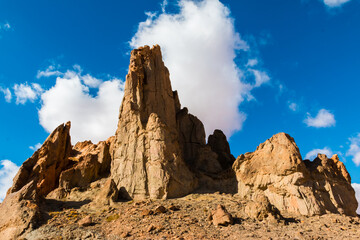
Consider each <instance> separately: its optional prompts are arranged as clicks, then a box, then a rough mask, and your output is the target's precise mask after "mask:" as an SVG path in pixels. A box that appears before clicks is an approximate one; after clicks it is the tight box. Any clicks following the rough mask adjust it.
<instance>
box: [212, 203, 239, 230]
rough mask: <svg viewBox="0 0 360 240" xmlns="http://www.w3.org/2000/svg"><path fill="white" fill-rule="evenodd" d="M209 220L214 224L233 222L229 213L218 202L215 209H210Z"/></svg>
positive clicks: (223, 224)
mask: <svg viewBox="0 0 360 240" xmlns="http://www.w3.org/2000/svg"><path fill="white" fill-rule="evenodd" d="M210 220H211V221H212V224H214V225H215V226H219V225H220V226H228V225H231V224H233V223H234V219H233V217H232V216H231V214H230V213H229V212H228V211H227V210H226V208H225V207H224V206H223V205H220V204H219V205H218V206H217V208H216V210H214V211H212V213H211V215H210Z"/></svg>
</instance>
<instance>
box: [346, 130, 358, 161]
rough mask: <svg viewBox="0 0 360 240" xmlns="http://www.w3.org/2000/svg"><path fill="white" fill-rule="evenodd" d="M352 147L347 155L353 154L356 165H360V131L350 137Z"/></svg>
mask: <svg viewBox="0 0 360 240" xmlns="http://www.w3.org/2000/svg"><path fill="white" fill-rule="evenodd" d="M349 140H350V148H349V150H348V151H347V153H346V156H352V157H353V158H352V160H353V162H354V163H355V164H356V166H360V133H359V134H358V135H357V136H356V137H353V138H350V139H349Z"/></svg>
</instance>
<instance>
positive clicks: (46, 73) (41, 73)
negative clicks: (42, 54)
mask: <svg viewBox="0 0 360 240" xmlns="http://www.w3.org/2000/svg"><path fill="white" fill-rule="evenodd" d="M62 74H63V73H62V72H60V71H58V70H56V67H55V66H53V65H50V66H49V67H47V68H46V69H45V70H44V71H40V70H38V72H37V75H36V78H38V79H39V78H42V77H51V76H60V75H62Z"/></svg>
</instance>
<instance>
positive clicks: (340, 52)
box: [0, 0, 360, 199]
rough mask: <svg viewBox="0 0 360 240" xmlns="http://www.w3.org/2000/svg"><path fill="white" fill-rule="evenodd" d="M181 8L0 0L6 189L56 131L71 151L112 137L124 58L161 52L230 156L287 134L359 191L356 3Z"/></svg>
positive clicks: (226, 1) (264, 1)
mask: <svg viewBox="0 0 360 240" xmlns="http://www.w3.org/2000/svg"><path fill="white" fill-rule="evenodd" d="M179 3H180V7H179V6H178V1H175V0H168V1H162V0H161V1H155V0H154V1H106V0H104V1H101V2H100V1H88V0H86V1H85V0H78V1H68V0H64V1H46V0H39V1H36V2H33V1H31V2H30V1H16V2H14V1H2V0H0V107H1V110H2V111H1V112H2V118H1V119H0V131H1V135H0V145H1V151H0V160H2V162H1V165H2V168H0V188H1V187H2V186H7V185H8V184H9V178H6V176H9V175H11V174H13V172H15V171H16V165H17V166H19V165H21V163H22V162H23V161H24V160H26V159H27V158H28V157H30V156H31V155H32V153H33V152H34V149H36V148H37V147H38V146H39V144H40V143H42V142H43V141H44V140H45V139H46V137H47V136H48V134H49V132H50V131H51V130H52V129H54V128H55V127H56V125H59V124H60V123H61V122H64V121H67V120H71V121H72V122H73V128H72V135H73V141H75V140H84V139H92V140H93V141H94V142H96V141H98V140H105V139H106V138H107V136H110V135H112V134H113V133H114V131H115V128H116V121H117V114H118V113H117V111H118V108H119V106H120V102H121V97H122V89H123V80H124V79H125V75H126V73H127V67H128V64H129V51H130V50H131V48H133V47H136V46H140V45H143V44H149V45H151V44H154V43H159V44H160V45H161V47H162V49H163V53H164V60H165V64H166V65H167V66H168V67H169V69H170V73H171V78H172V82H173V88H174V89H178V90H179V93H180V97H181V99H180V101H181V102H182V103H183V106H188V107H189V109H190V111H191V112H192V113H194V114H195V115H197V116H198V117H199V118H200V119H201V120H203V122H204V124H205V126H206V129H207V134H209V133H210V131H211V130H213V129H214V128H221V129H224V131H225V132H226V133H227V135H228V136H229V137H230V136H231V137H230V145H231V150H232V152H233V154H234V155H236V156H237V155H239V154H241V153H245V152H250V151H254V150H255V149H256V147H257V146H258V145H259V144H260V143H262V142H264V141H265V140H266V139H268V138H270V137H271V136H272V135H274V134H276V133H278V132H286V133H289V134H290V135H291V136H292V137H294V138H295V141H296V143H297V144H298V146H299V148H300V151H301V154H302V156H303V158H305V156H306V155H308V156H313V154H314V153H315V152H319V151H321V152H326V153H328V154H332V153H338V154H339V155H340V159H341V160H342V161H344V162H345V164H346V167H347V169H348V170H349V172H350V174H351V177H352V180H353V182H354V183H360V174H359V173H360V167H359V166H358V165H357V164H360V135H359V132H360V126H359V120H358V119H359V118H360V111H359V97H358V93H359V89H360V82H359V75H360V48H359V46H358V44H359V43H360V28H359V27H358V25H359V23H360V14H358V13H359V12H360V1H359V0H348V1H346V0H324V1H321V0H292V1H289V0H274V1H268V0H252V1H242V0H239V1H234V0H232V1H231V0H223V1H221V2H219V1H218V0H205V1H195V2H191V1H185V0H183V1H180V2H179ZM139 24H140V25H139ZM10 94H11V97H10ZM94 114H95V115H94ZM86 129H87V130H86ZM89 129H90V130H89ZM73 143H74V142H73ZM5 160H7V161H5ZM0 167H1V166H0ZM1 198H2V196H1V195H0V199H1Z"/></svg>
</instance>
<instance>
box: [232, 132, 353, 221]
mask: <svg viewBox="0 0 360 240" xmlns="http://www.w3.org/2000/svg"><path fill="white" fill-rule="evenodd" d="M233 169H234V171H235V172H236V178H237V181H238V194H239V195H240V197H242V198H245V199H249V200H252V199H253V196H255V195H257V194H264V195H265V196H266V197H267V198H268V200H269V202H270V203H271V204H272V205H273V206H275V207H276V208H277V209H279V210H280V212H281V214H285V215H287V214H290V215H299V214H301V215H307V216H311V215H320V214H325V213H327V212H332V213H344V214H346V215H350V216H356V212H355V211H356V208H357V202H356V199H355V192H354V190H353V188H352V187H351V180H350V176H349V174H348V172H347V171H346V169H345V166H344V165H343V163H341V162H340V161H339V159H338V158H337V156H333V158H331V159H328V158H327V157H326V156H324V155H319V157H318V158H317V159H315V160H314V162H310V161H308V160H307V161H303V160H302V158H301V155H300V152H299V149H298V147H297V145H296V144H295V141H294V139H293V138H291V137H290V136H289V135H287V134H285V133H279V134H276V135H274V136H273V137H272V138H270V139H268V140H267V141H266V142H265V143H262V144H260V146H259V147H258V148H257V149H256V151H255V152H253V153H246V154H244V155H240V156H239V157H238V158H237V159H236V161H235V163H234V165H233Z"/></svg>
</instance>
